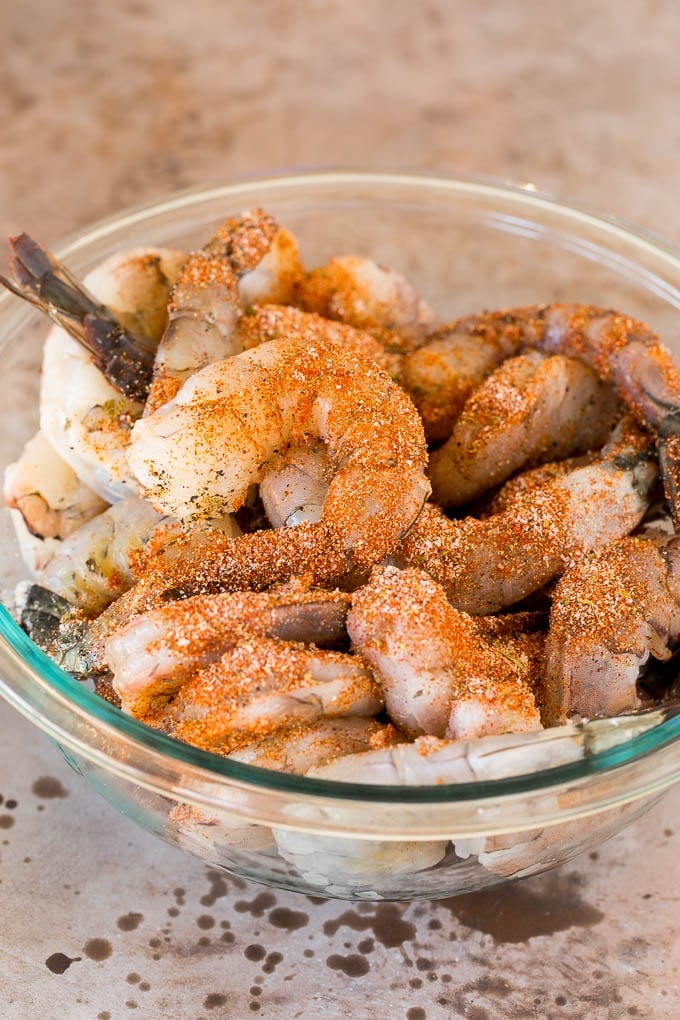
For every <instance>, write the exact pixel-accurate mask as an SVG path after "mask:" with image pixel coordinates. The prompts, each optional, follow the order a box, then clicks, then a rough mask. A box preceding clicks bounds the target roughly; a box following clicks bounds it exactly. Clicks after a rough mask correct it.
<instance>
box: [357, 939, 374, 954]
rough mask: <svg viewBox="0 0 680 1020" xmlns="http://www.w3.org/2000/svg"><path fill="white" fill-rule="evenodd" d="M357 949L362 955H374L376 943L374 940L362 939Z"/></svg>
mask: <svg viewBox="0 0 680 1020" xmlns="http://www.w3.org/2000/svg"><path fill="white" fill-rule="evenodd" d="M357 949H358V950H359V952H360V953H372V952H373V950H374V949H375V942H374V941H373V939H362V940H361V942H360V943H359V945H358V946H357Z"/></svg>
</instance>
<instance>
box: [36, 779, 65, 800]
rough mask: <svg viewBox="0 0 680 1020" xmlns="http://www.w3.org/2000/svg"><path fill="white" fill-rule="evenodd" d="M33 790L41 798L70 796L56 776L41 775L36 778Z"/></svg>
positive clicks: (50, 798) (49, 798)
mask: <svg viewBox="0 0 680 1020" xmlns="http://www.w3.org/2000/svg"><path fill="white" fill-rule="evenodd" d="M31 790H32V791H33V793H34V794H35V796H36V797H40V799H41V800H52V799H53V798H55V797H68V790H67V789H66V787H65V786H64V785H63V784H62V783H61V782H60V780H59V779H55V778H54V776H41V777H40V779H36V781H35V782H34V784H33V786H32V787H31Z"/></svg>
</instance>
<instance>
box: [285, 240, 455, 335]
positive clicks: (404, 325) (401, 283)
mask: <svg viewBox="0 0 680 1020" xmlns="http://www.w3.org/2000/svg"><path fill="white" fill-rule="evenodd" d="M293 303H294V304H298V305H300V306H301V307H302V308H304V309H306V311H309V312H317V313H318V314H319V315H323V316H324V317H325V318H327V319H339V320H340V322H346V323H347V324H348V325H350V326H356V327H358V328H359V329H364V330H369V331H373V330H377V331H379V332H380V331H384V330H387V331H389V332H392V333H394V334H396V336H394V337H393V338H392V342H393V343H395V344H396V346H397V347H398V348H399V349H408V348H409V346H413V342H414V341H415V342H417V341H420V340H422V338H423V337H424V336H426V334H427V333H430V332H431V331H432V330H433V329H434V326H435V315H434V312H433V311H432V309H431V308H430V307H429V305H428V304H427V303H426V302H425V301H423V300H422V298H420V297H418V294H417V293H416V291H415V289H414V287H413V286H412V284H411V283H409V281H408V280H407V279H406V278H405V277H403V276H402V275H401V273H398V272H397V271H396V270H394V269H390V268H389V267H387V266H380V265H378V264H377V263H376V262H374V261H373V259H369V258H366V257H364V256H358V255H344V256H341V257H339V258H334V259H331V261H330V262H328V263H327V264H326V265H325V266H321V267H320V268H319V269H312V270H311V271H310V272H307V273H305V274H304V275H303V276H302V277H301V278H300V279H299V281H298V282H297V285H296V286H295V288H294V295H293ZM400 338H401V342H400ZM405 341H406V342H405ZM408 341H411V344H410V345H409V343H408Z"/></svg>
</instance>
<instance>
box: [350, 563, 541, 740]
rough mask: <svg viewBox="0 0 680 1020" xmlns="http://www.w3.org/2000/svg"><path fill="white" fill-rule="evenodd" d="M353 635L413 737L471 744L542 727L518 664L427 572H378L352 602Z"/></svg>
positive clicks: (392, 710) (388, 703) (391, 709)
mask: <svg viewBox="0 0 680 1020" xmlns="http://www.w3.org/2000/svg"><path fill="white" fill-rule="evenodd" d="M347 629H348V632H349V635H350V637H351V638H352V641H353V643H354V645H355V647H356V648H357V650H358V651H359V652H360V653H361V654H362V655H363V656H364V658H365V659H366V660H367V661H368V662H369V663H370V664H371V666H373V668H374V669H375V671H376V673H377V676H378V678H379V680H380V683H381V685H382V688H383V690H384V692H385V707H386V709H387V712H388V713H389V715H390V718H391V719H392V720H393V722H395V723H396V724H397V725H398V726H399V727H400V729H402V730H403V731H404V732H405V733H407V734H408V735H409V736H412V737H413V736H417V735H419V734H423V733H424V734H432V735H434V736H437V737H443V736H447V737H451V738H456V739H469V738H472V737H482V736H487V735H491V734H496V733H509V732H524V731H526V730H534V729H540V728H541V719H540V715H539V712H538V709H537V707H536V703H535V700H534V696H533V694H532V692H531V689H530V688H529V686H528V685H527V684H525V683H524V682H523V679H522V676H521V672H520V670H519V669H518V668H517V666H516V665H515V663H514V662H513V660H512V659H511V658H510V657H508V656H504V655H501V654H499V652H497V651H496V650H495V649H494V648H493V646H492V645H490V644H489V643H488V642H486V641H485V640H484V637H483V633H482V631H481V630H480V628H479V626H478V624H477V622H476V620H475V619H474V618H473V617H471V616H468V615H467V613H461V612H460V611H459V610H456V609H454V608H453V607H452V606H451V605H449V602H448V601H447V598H446V593H445V592H444V589H443V588H442V587H441V586H440V585H438V584H436V582H434V581H433V580H432V579H431V578H430V577H429V576H428V575H427V574H426V573H424V572H423V571H422V570H414V569H410V570H397V569H396V568H395V567H376V568H375V569H374V570H373V573H372V575H371V579H370V581H369V583H368V584H366V585H364V587H362V588H359V589H358V590H357V591H356V592H355V593H354V595H353V597H352V609H351V612H350V614H349V616H348V618H347Z"/></svg>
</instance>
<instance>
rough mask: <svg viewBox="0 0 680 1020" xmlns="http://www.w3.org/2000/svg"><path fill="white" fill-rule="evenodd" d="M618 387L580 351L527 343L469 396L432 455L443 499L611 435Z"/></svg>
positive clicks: (472, 493)
mask: <svg viewBox="0 0 680 1020" xmlns="http://www.w3.org/2000/svg"><path fill="white" fill-rule="evenodd" d="M619 407H620V405H619V401H618V399H617V397H616V394H615V393H614V391H613V389H612V388H611V387H610V386H608V385H607V384H606V383H603V382H601V381H600V380H599V379H598V377H597V375H596V374H595V372H594V371H593V370H592V369H591V368H589V367H588V366H587V365H585V364H584V363H583V362H582V361H578V360H577V359H576V358H566V357H563V356H562V355H553V356H546V355H543V354H541V353H540V352H539V351H527V353H526V354H523V355H520V356H519V357H517V358H511V359H510V360H508V361H506V362H504V363H503V364H502V365H501V366H500V367H499V368H497V369H496V371H495V372H493V373H492V374H491V375H490V376H489V377H488V379H486V380H485V381H484V383H482V385H481V386H480V388H479V389H478V390H476V391H475V392H474V393H473V394H472V396H471V397H470V398H469V399H468V401H467V402H466V404H465V407H464V408H463V411H462V413H461V415H460V417H459V418H458V421H457V422H456V424H455V426H454V429H453V433H452V434H451V436H450V438H449V439H448V440H447V441H446V442H445V443H444V445H443V446H441V447H440V448H439V449H438V450H435V451H434V453H432V454H431V455H430V467H429V471H428V474H429V476H430V481H431V482H432V492H433V498H434V499H435V500H436V502H437V503H439V505H440V506H460V505H461V504H463V503H468V502H470V501H471V500H473V499H476V498H477V497H478V496H479V495H480V494H481V493H482V492H484V491H485V490H487V489H490V488H491V487H492V486H494V485H498V484H499V483H500V482H504V481H505V480H506V479H507V478H509V477H510V475H512V474H514V473H515V472H516V471H519V470H520V469H521V468H522V467H523V466H524V465H525V464H529V463H531V462H532V461H533V462H534V463H535V462H540V461H542V460H559V459H560V458H562V457H566V456H568V455H569V454H573V453H579V452H581V451H584V450H590V449H595V448H598V447H600V446H602V444H603V443H604V442H605V441H606V439H607V436H608V435H609V433H610V432H611V429H612V427H613V425H614V420H615V418H616V416H617V414H618V413H619Z"/></svg>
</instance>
